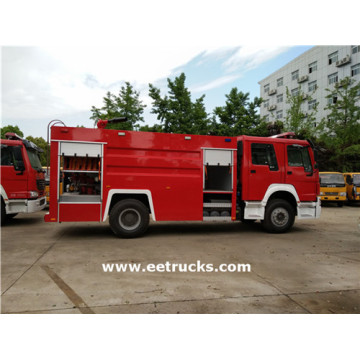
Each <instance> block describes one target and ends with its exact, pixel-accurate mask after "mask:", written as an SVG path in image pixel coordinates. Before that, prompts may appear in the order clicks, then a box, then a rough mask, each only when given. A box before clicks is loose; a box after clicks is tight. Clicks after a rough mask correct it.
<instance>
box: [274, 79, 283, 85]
mask: <svg viewBox="0 0 360 360" xmlns="http://www.w3.org/2000/svg"><path fill="white" fill-rule="evenodd" d="M276 83H277V86H278V87H279V86H282V85H283V83H284V79H283V78H280V79H277V80H276Z"/></svg>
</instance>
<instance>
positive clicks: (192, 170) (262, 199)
mask: <svg viewBox="0 0 360 360" xmlns="http://www.w3.org/2000/svg"><path fill="white" fill-rule="evenodd" d="M51 131H52V133H51V160H50V165H51V169H52V170H51V174H50V206H49V213H48V214H47V215H46V216H45V221H47V222H66V221H98V222H105V221H106V220H107V219H108V218H109V222H110V227H111V229H112V230H113V232H114V233H115V234H116V235H117V236H120V237H128V238H129V237H137V236H141V235H142V234H144V232H145V231H146V229H147V227H148V224H149V215H150V216H151V218H152V220H153V221H236V220H239V221H255V220H260V221H261V222H262V223H263V225H264V227H265V229H266V230H267V231H269V232H285V231H287V230H289V229H290V228H291V226H292V225H293V223H294V219H295V216H297V217H298V218H300V219H310V218H318V217H319V216H320V200H319V198H318V194H319V173H318V170H317V166H316V164H315V159H314V153H313V150H312V148H311V145H310V144H309V143H308V142H307V141H305V140H295V139H288V138H265V137H250V136H238V137H224V136H203V135H181V134H164V133H147V132H135V131H123V130H106V129H103V128H99V129H85V128H70V127H53V128H52V130H51ZM61 167H63V173H64V193H63V194H60V191H59V176H60V168H61Z"/></svg>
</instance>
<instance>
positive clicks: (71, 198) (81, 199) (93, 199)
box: [59, 193, 101, 203]
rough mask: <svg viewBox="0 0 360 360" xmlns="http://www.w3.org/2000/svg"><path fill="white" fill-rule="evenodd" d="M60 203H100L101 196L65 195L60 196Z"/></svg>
mask: <svg viewBox="0 0 360 360" xmlns="http://www.w3.org/2000/svg"><path fill="white" fill-rule="evenodd" d="M59 202H60V203H100V202H101V197H100V195H85V194H84V195H80V194H79V193H64V194H63V195H61V196H60V199H59Z"/></svg>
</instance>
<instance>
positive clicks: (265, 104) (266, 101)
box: [264, 100, 269, 109]
mask: <svg viewBox="0 0 360 360" xmlns="http://www.w3.org/2000/svg"><path fill="white" fill-rule="evenodd" d="M268 107H269V100H265V101H264V108H265V109H267V108H268Z"/></svg>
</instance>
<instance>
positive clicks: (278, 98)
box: [276, 94, 283, 103]
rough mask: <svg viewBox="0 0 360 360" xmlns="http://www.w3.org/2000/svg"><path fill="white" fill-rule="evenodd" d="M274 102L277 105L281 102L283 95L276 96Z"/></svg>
mask: <svg viewBox="0 0 360 360" xmlns="http://www.w3.org/2000/svg"><path fill="white" fill-rule="evenodd" d="M276 102H277V103H281V102H283V94H280V95H278V96H277V97H276Z"/></svg>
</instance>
